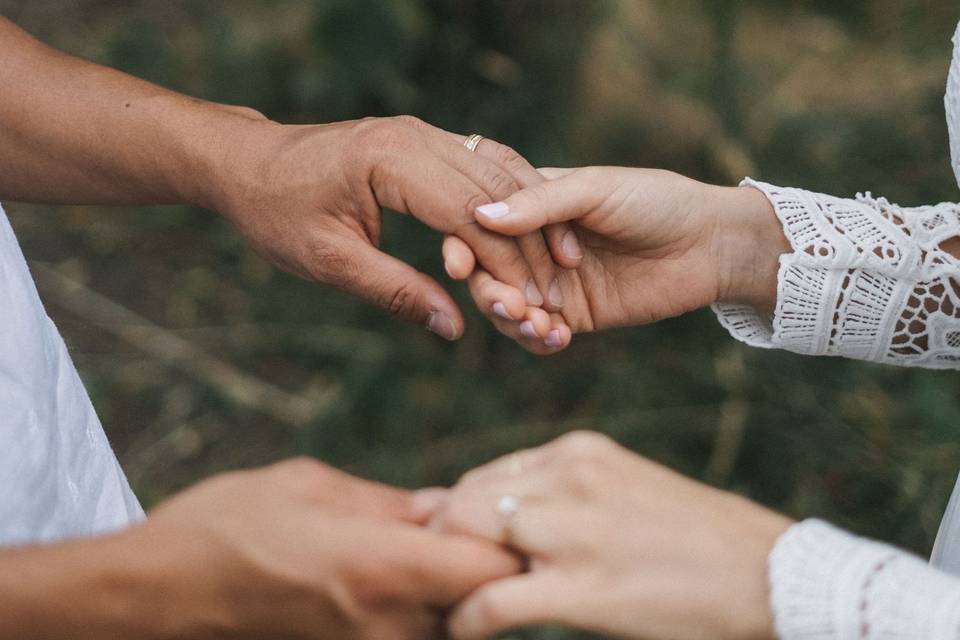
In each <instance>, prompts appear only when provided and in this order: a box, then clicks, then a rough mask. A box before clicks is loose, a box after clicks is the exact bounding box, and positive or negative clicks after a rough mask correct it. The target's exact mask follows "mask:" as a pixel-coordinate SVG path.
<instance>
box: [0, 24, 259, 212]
mask: <svg viewBox="0 0 960 640" xmlns="http://www.w3.org/2000/svg"><path fill="white" fill-rule="evenodd" d="M0 87H3V90H2V91H0V199H4V200H16V201H29V202H44V203H69V204H87V203H95V204H174V203H193V204H201V205H204V206H210V207H212V206H213V202H212V198H213V194H211V185H215V184H218V183H219V182H220V177H219V176H220V174H221V173H222V172H223V170H224V167H225V166H227V160H228V158H227V157H226V156H227V154H229V146H230V145H229V141H230V140H231V139H232V138H233V137H234V136H235V135H236V134H237V132H238V130H242V129H243V127H244V125H248V124H249V123H250V122H251V121H254V120H260V121H263V120H265V118H264V117H263V116H262V115H260V114H259V113H257V112H256V111H254V110H252V109H243V108H237V107H224V106H222V105H217V104H213V103H209V102H204V101H202V100H197V99H193V98H189V97H186V96H183V95H180V94H177V93H174V92H172V91H168V90H166V89H163V88H161V87H158V86H156V85H153V84H150V83H148V82H144V81H142V80H139V79H137V78H134V77H132V76H129V75H127V74H124V73H121V72H118V71H115V70H113V69H109V68H107V67H102V66H99V65H96V64H93V63H90V62H87V61H85V60H81V59H79V58H75V57H72V56H68V55H66V54H63V53H61V52H59V51H57V50H55V49H52V48H50V47H48V46H46V45H44V44H43V43H41V42H39V41H37V40H35V39H34V38H33V37H31V36H30V35H29V34H27V33H26V32H24V31H23V30H21V29H20V28H19V27H17V26H16V25H15V24H13V23H12V22H10V21H9V20H7V19H5V18H0Z"/></svg>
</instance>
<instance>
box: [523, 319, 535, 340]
mask: <svg viewBox="0 0 960 640" xmlns="http://www.w3.org/2000/svg"><path fill="white" fill-rule="evenodd" d="M520 333H521V334H522V335H523V336H525V337H527V338H536V337H537V330H536V329H535V328H534V327H533V323H532V322H530V321H529V320H524V321H523V322H521V323H520Z"/></svg>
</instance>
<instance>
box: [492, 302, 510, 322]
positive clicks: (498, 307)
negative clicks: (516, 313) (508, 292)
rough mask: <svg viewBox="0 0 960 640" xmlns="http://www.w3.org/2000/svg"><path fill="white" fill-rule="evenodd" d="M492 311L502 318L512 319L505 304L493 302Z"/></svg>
mask: <svg viewBox="0 0 960 640" xmlns="http://www.w3.org/2000/svg"><path fill="white" fill-rule="evenodd" d="M493 312H494V313H495V314H497V315H498V316H500V317H501V318H503V319H504V320H513V316H511V315H510V312H509V311H507V306H506V305H505V304H503V303H502V302H494V303H493Z"/></svg>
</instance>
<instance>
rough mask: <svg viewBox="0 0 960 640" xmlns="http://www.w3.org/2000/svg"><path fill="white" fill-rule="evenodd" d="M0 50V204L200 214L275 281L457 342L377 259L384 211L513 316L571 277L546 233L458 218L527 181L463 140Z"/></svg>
mask: <svg viewBox="0 0 960 640" xmlns="http://www.w3.org/2000/svg"><path fill="white" fill-rule="evenodd" d="M0 47H2V48H3V51H4V57H3V61H2V63H0V85H3V86H8V87H16V88H17V90H16V91H4V92H0V123H3V126H2V127H0V149H3V153H2V154H0V199H3V200H15V201H27V202H38V203H66V204H108V205H109V204H115V205H136V204H176V203H191V204H197V205H201V206H204V207H207V208H210V209H212V210H214V211H217V212H219V213H220V214H222V215H224V216H225V217H226V218H228V219H229V220H231V221H232V222H233V223H234V224H235V225H236V226H237V228H238V229H239V230H240V231H241V232H242V233H243V234H244V235H245V236H246V238H247V239H248V240H249V242H250V244H251V245H252V246H253V247H254V248H255V249H256V250H257V251H258V252H259V253H261V254H262V255H263V256H265V257H266V258H268V259H270V260H272V261H273V262H274V263H276V264H277V265H279V266H280V267H281V268H283V269H285V270H287V271H289V272H291V273H294V274H296V275H298V276H301V277H304V278H307V279H312V280H316V281H319V282H322V283H325V284H329V285H332V286H334V287H337V288H339V289H341V290H344V291H348V292H350V293H352V294H354V295H357V296H359V297H361V298H363V299H365V300H368V301H370V302H373V303H375V304H378V305H380V306H381V307H384V308H386V309H389V310H390V311H391V312H393V313H395V314H397V315H398V316H400V317H402V318H405V319H407V320H410V321H413V322H417V323H421V324H424V325H426V326H428V327H429V328H430V329H431V330H433V331H435V332H436V333H438V334H440V335H442V336H443V337H445V338H448V339H456V338H458V337H459V336H460V335H461V334H462V332H463V316H462V314H461V313H460V310H459V309H458V307H457V305H456V304H455V303H454V302H453V300H452V298H451V297H450V296H449V295H448V294H447V292H446V291H445V290H444V289H443V288H442V287H441V286H440V285H439V283H437V282H436V281H435V280H434V279H432V278H430V277H428V276H426V275H424V274H421V273H417V272H416V271H415V270H414V269H413V268H411V267H410V266H409V265H406V264H404V263H402V262H400V261H398V260H396V259H395V258H393V257H391V256H389V255H388V254H386V253H384V252H382V251H380V250H379V248H378V245H379V236H380V217H381V207H387V208H391V209H394V210H396V211H399V212H402V213H410V214H412V215H414V216H415V217H417V218H418V219H419V220H421V221H423V222H424V223H426V224H427V225H429V226H431V227H432V228H433V229H435V230H437V231H441V232H443V233H445V234H456V237H457V238H459V241H461V242H463V243H465V245H464V246H468V247H469V248H470V251H471V254H472V255H474V256H476V259H477V261H478V262H479V264H480V265H481V266H483V267H484V268H485V269H487V270H489V271H490V272H491V273H493V274H495V276H496V277H497V278H498V279H500V280H501V281H503V282H505V283H507V284H509V285H510V286H511V287H514V288H515V289H518V290H521V291H525V292H529V295H528V296H526V297H525V299H524V300H521V301H520V303H521V305H523V306H524V308H523V309H520V308H518V309H516V310H515V312H516V313H517V314H518V315H524V314H526V313H527V309H526V308H525V307H526V306H527V305H529V306H530V307H532V308H539V307H543V309H545V311H544V313H546V312H548V311H552V310H556V309H557V308H559V307H558V305H556V304H553V303H552V302H551V299H550V297H549V296H548V295H547V292H548V291H549V290H550V287H551V284H552V283H553V281H554V280H555V279H556V278H557V272H558V267H557V264H559V265H561V266H566V267H571V266H576V264H577V262H576V261H575V260H574V261H571V260H570V259H567V258H565V257H564V256H563V254H561V253H560V252H559V251H557V252H556V254H557V264H555V263H554V261H553V260H551V246H550V245H548V240H550V239H551V238H552V237H554V236H555V235H556V233H557V232H556V231H550V230H547V231H543V232H541V231H540V230H539V229H538V230H536V231H534V232H532V233H530V234H525V235H524V237H522V238H517V239H516V240H514V239H509V238H505V237H503V236H500V235H498V234H495V233H491V232H489V231H487V230H485V229H483V228H482V227H480V226H479V225H477V224H476V222H475V220H474V218H473V211H474V209H475V208H476V207H477V206H478V205H482V204H484V203H486V202H491V201H493V200H498V199H502V198H506V197H507V196H509V195H510V194H511V193H513V192H514V191H515V190H516V189H517V188H518V187H519V182H518V180H517V178H516V177H515V176H516V175H524V174H527V175H529V174H531V173H535V172H534V170H533V169H532V168H531V167H530V166H529V164H527V163H526V161H525V160H523V159H522V158H521V157H520V156H518V155H517V154H516V153H514V152H513V151H512V150H510V149H508V148H506V147H503V146H502V145H496V144H494V143H488V144H486V145H484V149H483V150H482V152H478V153H471V152H470V151H468V150H467V149H465V148H464V147H463V139H464V138H463V137H462V136H458V135H454V134H451V133H448V132H445V131H441V130H439V129H436V128H434V127H431V126H429V125H427V124H425V123H423V122H421V121H419V120H417V119H415V118H411V117H404V116H401V117H397V118H383V119H368V120H361V121H355V122H345V123H336V124H329V125H317V126H283V125H280V124H277V123H275V122H272V121H270V120H268V119H267V118H265V117H264V116H263V115H262V114H260V113H257V112H256V111H254V110H252V109H246V108H242V107H232V106H226V105H218V104H212V103H208V102H204V101H202V100H197V99H194V98H189V97H187V96H183V95H180V94H177V93H174V92H171V91H168V90H166V89H163V88H160V87H157V86H155V85H152V84H149V83H147V82H144V81H141V80H138V79H136V78H132V77H130V76H127V75H125V74H122V73H119V72H117V71H114V70H111V69H107V68H104V67H101V66H98V65H95V64H91V63H88V62H86V61H83V60H79V59H77V58H73V57H70V56H67V55H64V54H62V53H60V52H57V51H55V50H53V49H50V48H49V47H46V46H45V45H43V44H41V43H39V42H38V41H36V40H35V39H33V38H32V37H30V36H29V35H28V34H26V33H25V32H23V31H22V30H20V29H19V28H17V27H16V26H15V25H13V24H12V23H11V22H9V21H8V20H5V19H3V18H0ZM478 151H480V150H478ZM541 291H543V292H544V293H542V294H541ZM559 302H560V303H561V304H562V300H559ZM539 324H540V325H541V326H543V325H544V324H545V322H544V321H543V320H542V319H541V321H540V322H539Z"/></svg>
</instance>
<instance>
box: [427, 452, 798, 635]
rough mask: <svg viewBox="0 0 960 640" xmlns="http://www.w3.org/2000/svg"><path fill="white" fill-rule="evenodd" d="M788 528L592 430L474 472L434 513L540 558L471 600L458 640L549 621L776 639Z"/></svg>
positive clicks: (440, 520) (457, 618)
mask: <svg viewBox="0 0 960 640" xmlns="http://www.w3.org/2000/svg"><path fill="white" fill-rule="evenodd" d="M505 496H507V498H504V497H505ZM511 514H512V515H511ZM789 525H790V521H789V520H788V519H787V518H785V517H782V516H780V515H777V514H775V513H773V512H770V511H768V510H766V509H764V508H762V507H760V506H758V505H756V504H753V503H751V502H749V501H747V500H745V499H743V498H741V497H739V496H736V495H733V494H728V493H724V492H721V491H719V490H716V489H713V488H710V487H707V486H704V485H701V484H699V483H697V482H694V481H692V480H689V479H687V478H684V477H683V476H680V475H678V474H677V473H675V472H673V471H671V470H669V469H667V468H664V467H662V466H660V465H658V464H655V463H653V462H651V461H649V460H646V459H644V458H641V457H639V456H637V455H635V454H633V453H632V452H630V451H628V450H626V449H624V448H622V447H620V446H618V445H617V444H615V443H614V442H613V441H611V440H609V439H608V438H606V437H604V436H601V435H598V434H595V433H575V434H571V435H568V436H565V437H563V438H561V439H560V440H558V441H556V442H554V443H552V444H549V445H547V446H545V447H541V448H539V449H535V450H530V451H523V452H520V453H517V454H514V455H512V456H507V457H506V458H503V459H501V460H498V461H496V462H493V463H491V464H489V465H487V466H485V467H482V468H480V469H477V470H475V471H472V472H470V473H468V474H467V475H466V476H465V477H464V478H463V479H462V480H461V481H460V483H459V484H458V485H457V486H456V487H455V488H454V489H453V490H452V492H451V493H450V495H449V496H448V498H447V503H446V506H445V507H444V508H442V509H441V510H440V511H439V513H438V515H437V516H436V517H435V519H434V522H433V526H435V527H438V528H440V529H441V530H444V531H447V532H456V533H466V534H470V535H474V536H479V537H482V538H486V539H489V540H491V541H496V542H499V543H501V544H505V545H507V546H509V547H511V548H513V549H515V550H517V551H518V552H520V553H522V554H523V555H525V556H526V557H528V558H529V572H528V573H526V574H523V575H520V576H516V577H509V578H505V579H502V580H500V581H497V582H492V583H490V584H488V585H486V586H484V587H481V588H480V589H479V590H478V591H477V592H476V593H474V594H473V595H472V596H470V597H469V598H468V599H467V600H466V601H465V602H464V603H463V604H461V605H460V607H459V608H458V609H457V610H456V611H455V613H454V614H453V616H452V618H451V620H450V631H451V633H452V635H453V637H454V638H456V640H478V639H480V638H485V637H488V636H491V635H493V634H496V633H499V632H502V631H504V630H507V629H511V628H515V627H520V626H526V625H531V624H546V623H559V624H563V625H567V626H572V627H576V628H581V629H586V630H591V631H595V632H598V633H604V634H609V635H613V636H616V637H622V638H637V639H644V640H651V639H658V638H663V639H667V638H670V639H673V640H678V639H679V640H686V639H689V640H694V639H700V638H711V639H721V640H722V639H725V638H731V639H732V638H738V639H743V638H771V637H773V627H772V619H771V614H770V605H769V601H768V593H767V591H768V587H767V557H768V555H769V553H770V550H771V549H772V547H773V544H774V542H775V541H776V539H777V538H778V537H779V536H780V534H782V533H783V532H784V531H785V530H786V529H787V528H788V527H789Z"/></svg>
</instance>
